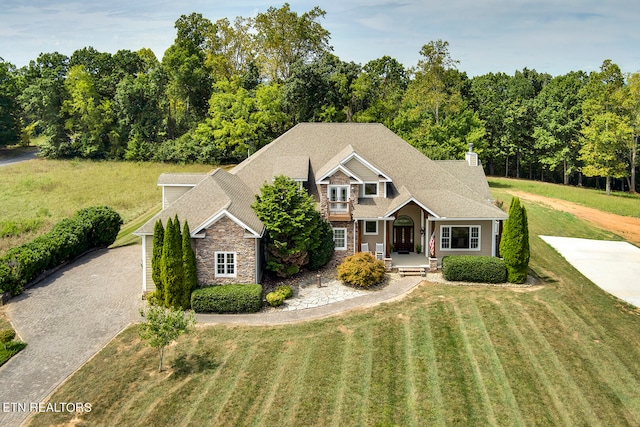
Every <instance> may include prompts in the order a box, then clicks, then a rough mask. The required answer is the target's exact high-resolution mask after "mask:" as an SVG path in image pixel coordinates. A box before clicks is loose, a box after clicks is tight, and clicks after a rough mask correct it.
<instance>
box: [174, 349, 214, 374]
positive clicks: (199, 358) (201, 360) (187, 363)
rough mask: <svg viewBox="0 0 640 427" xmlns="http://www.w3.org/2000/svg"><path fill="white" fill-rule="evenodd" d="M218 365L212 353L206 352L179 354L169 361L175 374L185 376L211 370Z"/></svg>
mask: <svg viewBox="0 0 640 427" xmlns="http://www.w3.org/2000/svg"><path fill="white" fill-rule="evenodd" d="M218 366H220V363H218V362H217V361H216V360H215V358H214V356H213V355H212V354H207V353H205V354H189V355H186V354H181V355H180V356H178V357H177V358H176V359H175V360H174V361H173V362H171V367H172V368H173V372H174V375H176V376H187V375H192V374H198V373H202V372H205V371H213V370H214V369H216V368H218Z"/></svg>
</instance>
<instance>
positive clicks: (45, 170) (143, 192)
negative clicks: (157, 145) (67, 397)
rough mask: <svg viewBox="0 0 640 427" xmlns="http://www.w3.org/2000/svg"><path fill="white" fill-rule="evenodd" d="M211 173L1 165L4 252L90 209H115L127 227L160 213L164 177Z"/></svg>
mask: <svg viewBox="0 0 640 427" xmlns="http://www.w3.org/2000/svg"><path fill="white" fill-rule="evenodd" d="M211 169H212V166H207V165H187V166H181V165H171V164H162V163H126V162H91V161H80V160H72V161H62V160H42V159H38V160H31V161H27V162H24V163H19V164H15V165H9V166H3V167H2V169H1V172H0V173H1V176H2V179H1V180H0V253H2V252H4V251H6V250H7V249H8V248H10V247H13V246H16V245H19V244H21V243H24V242H26V241H28V240H29V239H32V238H33V237H34V236H36V235H38V234H41V233H44V232H46V231H47V230H49V229H50V228H51V227H52V226H53V224H55V223H56V222H58V221H59V220H61V219H62V218H66V217H70V216H72V215H73V214H74V213H75V212H76V211H77V210H78V209H81V208H84V207H87V206H93V205H108V206H111V207H112V208H114V209H115V210H116V211H118V212H119V213H120V215H122V217H123V219H124V221H125V224H126V223H129V222H131V221H134V220H136V219H138V218H140V217H141V216H142V215H145V214H147V213H148V212H149V211H151V210H154V209H155V210H156V211H157V210H158V209H160V202H161V194H162V192H161V189H160V188H159V187H157V186H156V181H157V179H158V176H159V175H160V174H161V173H163V172H197V171H199V172H205V171H209V170H211ZM134 229H135V228H134Z"/></svg>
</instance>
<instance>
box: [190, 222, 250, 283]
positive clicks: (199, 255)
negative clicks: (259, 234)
mask: <svg viewBox="0 0 640 427" xmlns="http://www.w3.org/2000/svg"><path fill="white" fill-rule="evenodd" d="M246 234H247V232H246V231H245V229H244V228H243V227H240V226H239V225H238V224H236V223H235V222H233V221H232V220H231V219H229V218H227V217H222V218H221V219H220V220H218V221H217V222H216V223H215V224H213V225H211V226H210V227H209V228H207V229H206V230H205V237H204V238H203V239H194V241H195V252H196V262H197V265H198V283H199V285H200V286H206V285H213V284H215V285H224V284H232V283H255V281H256V255H257V254H256V239H253V238H246V237H245V235H246ZM217 251H224V252H235V253H236V277H215V253H216V252H217Z"/></svg>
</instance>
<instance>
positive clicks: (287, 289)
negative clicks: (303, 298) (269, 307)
mask: <svg viewBox="0 0 640 427" xmlns="http://www.w3.org/2000/svg"><path fill="white" fill-rule="evenodd" d="M275 292H277V293H279V294H282V295H283V296H284V299H287V298H291V297H292V296H293V289H291V286H289V285H280V286H278V287H277V288H276V290H275Z"/></svg>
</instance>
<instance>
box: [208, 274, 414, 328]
mask: <svg viewBox="0 0 640 427" xmlns="http://www.w3.org/2000/svg"><path fill="white" fill-rule="evenodd" d="M423 280H425V278H424V277H415V276H408V277H404V278H402V279H399V280H397V281H395V282H394V283H391V284H389V285H388V286H386V287H384V288H382V289H377V290H357V289H351V288H349V287H347V286H344V285H342V284H341V283H340V282H338V281H332V282H328V283H326V284H323V287H322V288H315V289H314V288H313V287H312V286H308V287H306V288H303V289H302V291H301V292H302V293H303V295H305V292H308V295H307V296H306V297H305V298H300V301H299V302H296V301H295V299H293V300H288V301H287V304H288V305H291V307H295V308H291V309H286V307H284V308H282V309H275V310H270V311H261V312H259V313H252V314H198V315H196V318H197V320H198V322H200V323H220V324H229V325H277V324H286V323H296V322H302V321H305V320H312V319H321V318H324V317H328V316H332V315H335V314H339V313H343V312H345V311H349V310H354V309H362V308H368V307H373V306H376V305H378V304H380V303H382V302H389V301H393V300H395V299H397V298H401V297H403V296H404V295H405V294H407V293H408V292H409V291H411V290H413V289H414V288H415V287H416V286H417V285H418V284H419V283H420V282H422V281H423ZM313 294H315V295H317V298H313V297H311V298H310V297H309V296H310V295H313ZM337 295H342V299H341V300H338V301H336V302H333V303H330V302H329V301H330V300H333V299H336V296H337ZM314 299H315V300H316V302H315V303H313V304H314V306H313V307H308V308H304V309H302V308H303V307H302V305H306V304H307V303H306V302H305V300H308V301H311V300H314Z"/></svg>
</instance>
